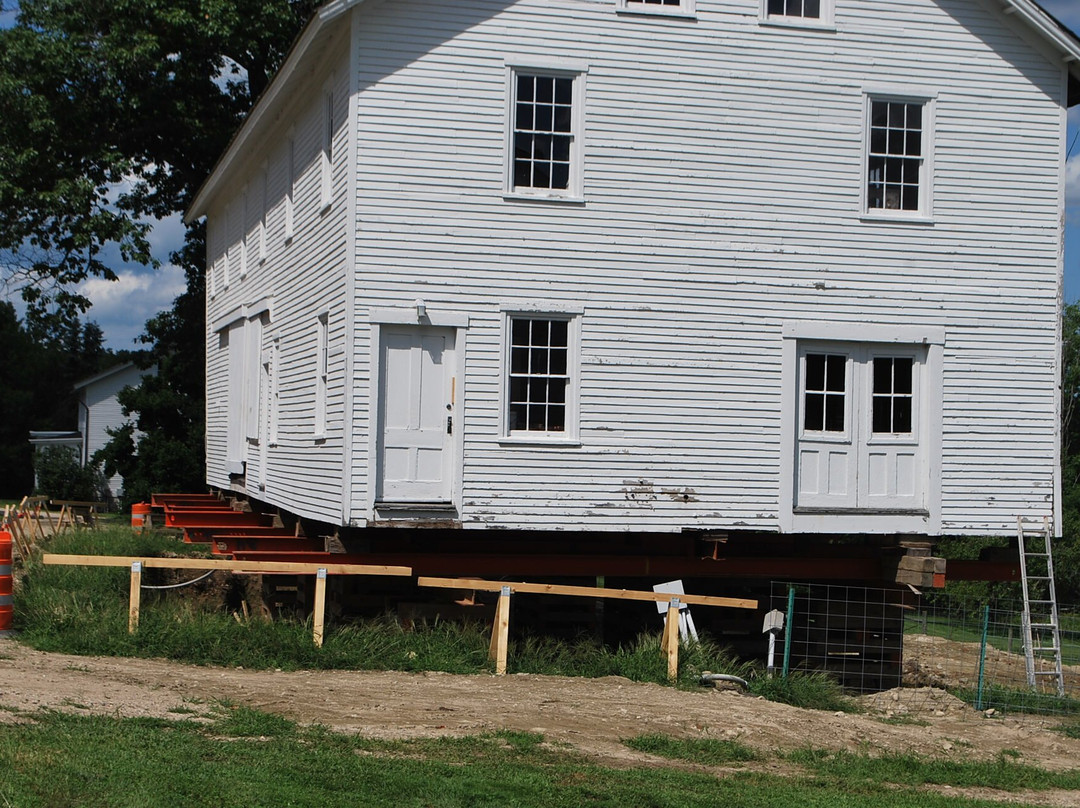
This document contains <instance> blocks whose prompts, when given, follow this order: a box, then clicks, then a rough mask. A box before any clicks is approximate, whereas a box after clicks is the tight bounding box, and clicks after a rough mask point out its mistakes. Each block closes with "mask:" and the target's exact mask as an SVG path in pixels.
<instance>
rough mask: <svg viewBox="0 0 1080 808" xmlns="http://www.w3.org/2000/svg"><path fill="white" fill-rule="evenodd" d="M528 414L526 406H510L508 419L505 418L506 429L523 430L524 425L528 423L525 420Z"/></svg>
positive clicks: (527, 406)
mask: <svg viewBox="0 0 1080 808" xmlns="http://www.w3.org/2000/svg"><path fill="white" fill-rule="evenodd" d="M528 412H529V405H528V404H511V405H510V412H509V417H508V418H507V421H508V423H507V427H508V428H509V429H510V430H515V429H524V428H525V424H526V423H528V421H527V420H526V416H527V415H528Z"/></svg>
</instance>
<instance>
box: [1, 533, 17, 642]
mask: <svg viewBox="0 0 1080 808" xmlns="http://www.w3.org/2000/svg"><path fill="white" fill-rule="evenodd" d="M11 585H12V578H11V534H10V533H8V532H7V531H4V530H0V637H6V636H8V635H9V634H11V617H12V613H13V612H14V606H13V603H12V598H11V594H12V586H11Z"/></svg>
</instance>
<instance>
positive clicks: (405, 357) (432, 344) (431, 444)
mask: <svg viewBox="0 0 1080 808" xmlns="http://www.w3.org/2000/svg"><path fill="white" fill-rule="evenodd" d="M381 342H382V346H381V357H380V361H381V375H382V385H381V389H380V396H379V408H380V413H379V416H380V446H379V454H380V457H379V486H378V499H379V500H380V501H383V502H416V503H447V502H450V499H451V485H452V482H453V468H454V467H453V455H454V452H453V446H454V436H453V432H454V428H455V422H454V421H455V419H454V401H453V395H454V374H455V372H456V370H455V365H456V363H455V350H454V332H453V330H451V329H445V328H424V327H398V326H393V327H385V328H383V329H382V338H381Z"/></svg>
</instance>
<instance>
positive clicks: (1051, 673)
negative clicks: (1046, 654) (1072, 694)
mask: <svg viewBox="0 0 1080 808" xmlns="http://www.w3.org/2000/svg"><path fill="white" fill-rule="evenodd" d="M1035 675H1036V676H1060V675H1061V674H1059V673H1058V672H1057V671H1035Z"/></svg>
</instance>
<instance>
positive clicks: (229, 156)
mask: <svg viewBox="0 0 1080 808" xmlns="http://www.w3.org/2000/svg"><path fill="white" fill-rule="evenodd" d="M362 2H364V0H331V2H329V3H326V4H325V5H323V6H320V7H319V9H318V10H317V11H316V12H315V14H314V15H313V16H312V18H311V19H310V20H309V21H308V23H307V25H305V26H304V30H302V31H301V32H300V34H299V35H298V36H297V37H296V39H295V40H293V44H292V47H291V48H290V49H289V53H288V55H287V56H286V57H285V61H284V62H283V63H282V65H281V68H280V69H279V70H278V71H277V73H276V74H275V75H274V77H273V79H271V80H270V84H269V85H268V86H267V88H266V89H265V90H263V92H262V94H261V95H260V96H259V97H258V98H257V99H256V100H255V103H254V104H253V105H252V108H251V111H250V112H248V114H247V117H246V118H245V119H244V122H243V123H242V124H241V125H240V128H239V129H238V130H237V131H236V133H235V134H234V135H233V136H232V139H231V140H230V141H229V145H228V146H226V147H225V151H224V152H222V154H221V156H220V157H219V158H218V160H217V162H216V163H215V164H214V167H213V169H211V171H210V175H209V176H208V177H207V178H206V180H205V181H204V182H203V184H202V185H201V186H199V190H198V191H197V192H196V194H195V198H194V199H193V200H192V201H191V204H190V205H189V206H188V209H187V210H186V211H185V212H184V223H185V224H191V223H192V222H193V221H195V220H196V219H198V218H200V217H202V216H205V215H206V212H207V208H208V207H209V205H210V201H211V200H212V199H213V197H214V195H215V194H216V193H217V191H218V190H219V186H220V185H221V181H222V179H223V178H224V176H225V175H226V174H227V173H228V171H229V169H230V167H231V166H232V164H233V162H234V161H235V160H236V159H237V157H238V156H240V155H241V154H244V153H245V147H246V145H247V143H248V141H249V140H250V139H251V136H252V134H253V133H254V132H255V131H256V130H257V129H258V128H259V125H260V122H261V121H262V120H263V119H264V118H265V117H266V116H267V114H268V113H269V112H270V111H271V110H272V109H274V107H275V103H276V101H277V100H278V98H280V97H281V94H282V92H283V91H284V90H285V88H286V87H288V86H289V83H290V80H291V79H292V77H293V75H294V74H295V73H296V70H297V68H298V66H299V65H300V64H302V63H303V61H304V58H305V56H306V54H307V52H308V51H309V50H310V49H311V47H312V45H313V43H314V42H315V41H316V40H317V39H318V38H319V35H320V34H322V32H323V31H324V30H325V29H326V27H327V26H328V25H330V24H331V23H333V22H334V21H336V20H337V19H338V18H339V17H341V16H342V15H344V14H345V13H346V12H348V11H349V9H351V8H352V7H353V6H358V5H360V4H361V3H362Z"/></svg>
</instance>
